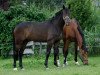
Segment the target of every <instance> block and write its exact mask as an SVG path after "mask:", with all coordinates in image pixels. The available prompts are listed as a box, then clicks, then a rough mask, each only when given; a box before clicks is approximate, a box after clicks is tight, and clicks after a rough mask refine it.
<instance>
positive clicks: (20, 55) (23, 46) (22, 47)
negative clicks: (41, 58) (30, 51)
mask: <svg viewBox="0 0 100 75" xmlns="http://www.w3.org/2000/svg"><path fill="white" fill-rule="evenodd" d="M26 44H27V42H23V45H22V46H21V49H20V51H19V67H20V68H21V69H22V70H24V69H23V65H22V56H23V51H24V49H25V47H26Z"/></svg>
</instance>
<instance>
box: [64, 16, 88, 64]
mask: <svg viewBox="0 0 100 75" xmlns="http://www.w3.org/2000/svg"><path fill="white" fill-rule="evenodd" d="M66 22H67V23H66ZM65 23H66V25H65V26H64V28H63V41H64V48H63V54H64V65H68V63H67V59H66V58H67V55H68V47H69V44H70V43H71V42H75V58H74V60H75V64H77V65H79V63H78V62H77V52H78V51H77V49H78V50H79V53H80V57H81V59H82V62H83V64H88V54H87V52H88V51H87V48H86V43H85V38H84V34H83V32H82V30H81V27H80V25H79V23H78V22H77V21H76V20H75V19H70V18H69V17H67V20H66V18H65Z"/></svg>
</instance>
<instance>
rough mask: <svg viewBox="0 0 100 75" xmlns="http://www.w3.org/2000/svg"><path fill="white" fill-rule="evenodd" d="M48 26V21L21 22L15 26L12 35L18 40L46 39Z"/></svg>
mask: <svg viewBox="0 0 100 75" xmlns="http://www.w3.org/2000/svg"><path fill="white" fill-rule="evenodd" d="M50 26H51V25H49V23H48V22H22V23H19V24H18V25H17V26H16V27H15V29H14V35H15V37H16V38H17V39H20V40H25V39H28V40H30V41H31V40H33V41H40V40H42V41H46V40H47V34H48V28H50Z"/></svg>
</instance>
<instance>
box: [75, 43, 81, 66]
mask: <svg viewBox="0 0 100 75" xmlns="http://www.w3.org/2000/svg"><path fill="white" fill-rule="evenodd" d="M77 49H78V45H77V43H75V58H74V60H75V64H76V65H80V64H79V63H78V61H77V53H78V50H77Z"/></svg>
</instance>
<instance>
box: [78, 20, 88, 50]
mask: <svg viewBox="0 0 100 75" xmlns="http://www.w3.org/2000/svg"><path fill="white" fill-rule="evenodd" d="M76 22H77V25H78V27H77V29H78V31H79V33H80V35H81V36H82V40H83V42H82V49H83V50H87V48H86V41H85V36H84V33H83V31H82V28H81V26H80V24H79V22H78V21H77V20H76Z"/></svg>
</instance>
